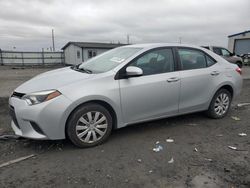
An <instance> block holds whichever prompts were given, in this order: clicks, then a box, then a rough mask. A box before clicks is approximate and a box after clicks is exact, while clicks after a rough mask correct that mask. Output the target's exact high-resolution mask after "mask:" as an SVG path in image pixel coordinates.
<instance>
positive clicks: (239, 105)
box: [237, 102, 250, 107]
mask: <svg viewBox="0 0 250 188" xmlns="http://www.w3.org/2000/svg"><path fill="white" fill-rule="evenodd" d="M248 105H250V103H249V102H246V103H239V104H237V107H242V106H248Z"/></svg>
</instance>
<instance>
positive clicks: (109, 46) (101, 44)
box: [62, 42, 126, 50]
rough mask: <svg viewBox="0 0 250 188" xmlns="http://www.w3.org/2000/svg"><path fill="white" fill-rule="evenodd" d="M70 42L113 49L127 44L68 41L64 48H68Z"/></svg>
mask: <svg viewBox="0 0 250 188" xmlns="http://www.w3.org/2000/svg"><path fill="white" fill-rule="evenodd" d="M70 44H73V45H75V46H78V47H80V48H100V49H112V48H116V47H119V46H124V45H126V44H113V43H99V42H68V43H67V44H66V45H65V46H63V47H62V50H64V49H65V48H67V47H68V46H69V45H70Z"/></svg>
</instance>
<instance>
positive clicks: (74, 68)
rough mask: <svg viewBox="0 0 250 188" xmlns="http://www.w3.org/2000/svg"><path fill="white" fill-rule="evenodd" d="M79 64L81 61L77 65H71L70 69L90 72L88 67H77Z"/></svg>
mask: <svg viewBox="0 0 250 188" xmlns="http://www.w3.org/2000/svg"><path fill="white" fill-rule="evenodd" d="M80 65H81V63H80V64H78V65H74V66H72V67H71V69H73V70H76V71H80V72H86V73H88V74H92V70H89V69H86V68H83V67H82V68H79V67H80Z"/></svg>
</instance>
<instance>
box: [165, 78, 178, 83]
mask: <svg viewBox="0 0 250 188" xmlns="http://www.w3.org/2000/svg"><path fill="white" fill-rule="evenodd" d="M179 80H180V78H178V77H172V78H169V79H167V82H177V81H179Z"/></svg>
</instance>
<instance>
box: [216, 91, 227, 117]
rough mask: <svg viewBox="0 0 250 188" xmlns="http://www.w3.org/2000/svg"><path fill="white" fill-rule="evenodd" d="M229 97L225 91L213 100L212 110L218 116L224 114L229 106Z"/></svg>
mask: <svg viewBox="0 0 250 188" xmlns="http://www.w3.org/2000/svg"><path fill="white" fill-rule="evenodd" d="M229 104H230V99H229V97H228V95H227V94H226V93H221V94H220V95H219V96H218V97H217V99H216V100H215V104H214V110H215V113H216V114H217V115H219V116H222V115H223V114H225V113H226V112H227V110H228V108H229Z"/></svg>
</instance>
